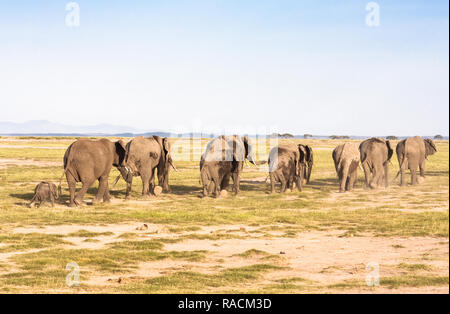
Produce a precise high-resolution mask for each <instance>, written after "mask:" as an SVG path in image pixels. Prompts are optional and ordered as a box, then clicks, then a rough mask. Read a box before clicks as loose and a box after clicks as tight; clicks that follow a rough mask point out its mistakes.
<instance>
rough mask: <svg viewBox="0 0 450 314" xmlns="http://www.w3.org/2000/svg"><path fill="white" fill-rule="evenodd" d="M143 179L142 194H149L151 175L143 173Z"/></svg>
mask: <svg viewBox="0 0 450 314" xmlns="http://www.w3.org/2000/svg"><path fill="white" fill-rule="evenodd" d="M141 180H142V195H143V196H145V195H148V194H149V189H150V187H149V182H150V181H149V180H150V175H148V174H146V173H145V174H141Z"/></svg>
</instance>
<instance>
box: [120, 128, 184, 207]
mask: <svg viewBox="0 0 450 314" xmlns="http://www.w3.org/2000/svg"><path fill="white" fill-rule="evenodd" d="M170 167H172V168H173V169H174V170H177V169H176V167H175V166H174V164H173V160H172V157H171V155H170V143H169V140H168V138H166V137H165V138H161V137H159V136H156V135H154V136H151V137H148V138H145V137H143V136H138V137H135V138H134V139H132V140H131V141H130V142H128V143H127V145H126V166H123V167H119V168H118V169H119V171H120V175H121V176H122V177H123V179H124V180H125V181H126V183H127V190H126V199H129V198H130V197H131V188H132V183H133V177H136V176H140V177H141V180H142V195H144V196H148V195H156V194H158V193H156V192H155V171H156V169H158V172H157V175H158V185H159V186H160V187H162V191H163V192H170V187H169V170H170ZM120 175H119V176H118V177H117V178H116V182H117V181H118V180H119V179H120Z"/></svg>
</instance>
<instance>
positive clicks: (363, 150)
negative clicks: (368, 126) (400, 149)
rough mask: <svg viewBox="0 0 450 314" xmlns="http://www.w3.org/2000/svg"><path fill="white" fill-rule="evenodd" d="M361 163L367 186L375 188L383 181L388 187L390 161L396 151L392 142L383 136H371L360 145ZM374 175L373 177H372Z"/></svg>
mask: <svg viewBox="0 0 450 314" xmlns="http://www.w3.org/2000/svg"><path fill="white" fill-rule="evenodd" d="M359 152H360V158H361V165H362V167H363V170H364V177H365V184H366V187H370V188H372V189H375V188H377V187H379V186H381V184H382V183H383V180H384V186H385V187H388V185H389V182H388V171H389V162H390V160H391V157H392V154H393V153H394V151H393V149H392V148H391V143H390V142H389V141H387V140H384V139H381V138H375V137H373V138H370V139H368V140H365V141H363V142H362V143H361V144H360V145H359ZM371 175H372V177H371Z"/></svg>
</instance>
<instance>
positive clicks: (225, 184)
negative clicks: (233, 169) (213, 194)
mask: <svg viewBox="0 0 450 314" xmlns="http://www.w3.org/2000/svg"><path fill="white" fill-rule="evenodd" d="M229 185H230V175H229V174H226V175H225V176H224V177H223V179H222V183H221V184H220V190H226V189H227V188H228V186H229Z"/></svg>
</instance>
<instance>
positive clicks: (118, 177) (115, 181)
mask: <svg viewBox="0 0 450 314" xmlns="http://www.w3.org/2000/svg"><path fill="white" fill-rule="evenodd" d="M119 180H120V174H119V175H118V176H117V178H116V179H115V180H114V184H113V186H116V184H117V182H119Z"/></svg>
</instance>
